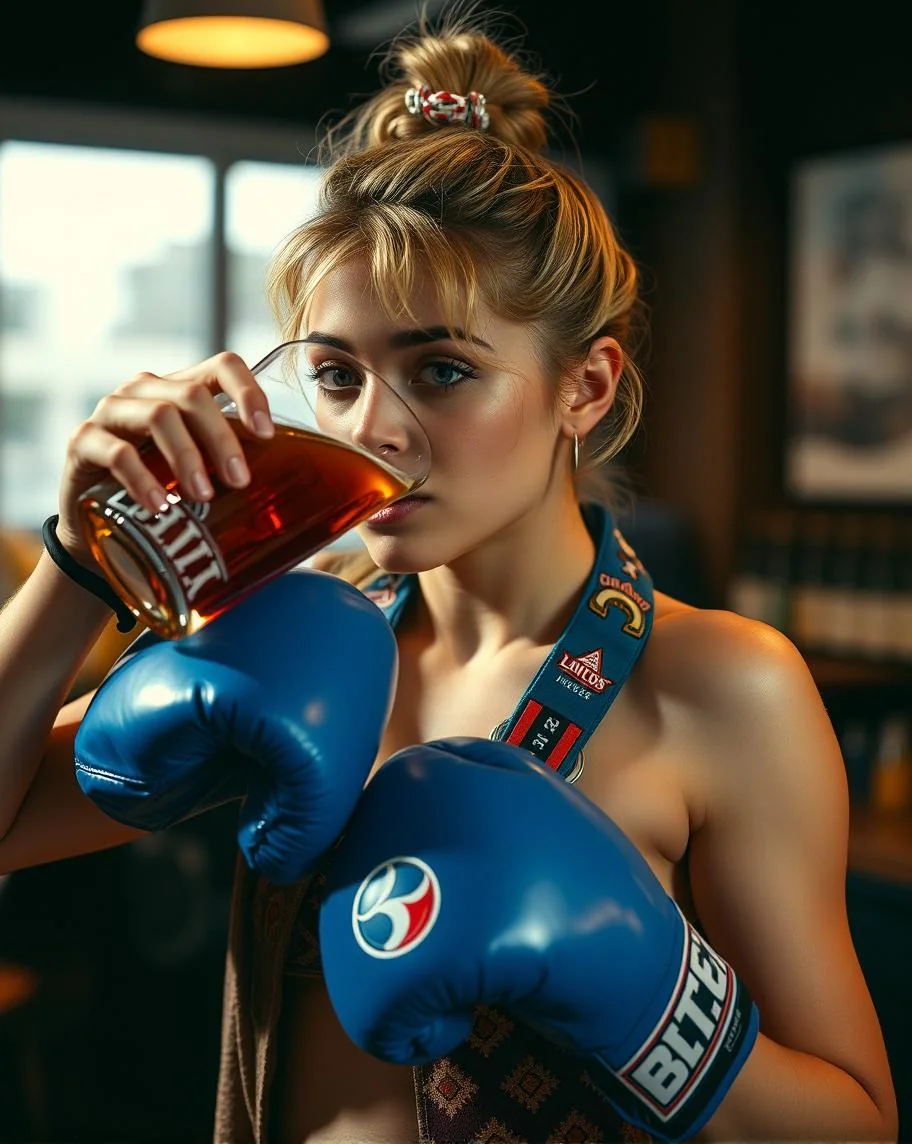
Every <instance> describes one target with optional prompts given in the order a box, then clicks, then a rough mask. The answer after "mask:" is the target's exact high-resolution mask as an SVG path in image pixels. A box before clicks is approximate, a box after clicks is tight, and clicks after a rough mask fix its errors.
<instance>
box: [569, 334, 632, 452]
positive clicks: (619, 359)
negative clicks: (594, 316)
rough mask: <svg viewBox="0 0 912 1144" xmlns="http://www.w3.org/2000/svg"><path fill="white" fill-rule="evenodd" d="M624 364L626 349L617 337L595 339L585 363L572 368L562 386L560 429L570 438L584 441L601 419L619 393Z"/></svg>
mask: <svg viewBox="0 0 912 1144" xmlns="http://www.w3.org/2000/svg"><path fill="white" fill-rule="evenodd" d="M623 367H624V351H623V350H622V349H621V347H620V345H619V344H618V342H617V341H616V340H615V339H614V338H609V337H607V336H605V337H601V338H596V339H595V341H594V342H593V343H592V345H591V346H590V347H589V352H588V354H587V355H586V357H585V359H584V360H583V362H582V364H581V365H580V366H578V367H576V368H575V369H573V370H572V371H571V372H570V373H569V374H568V376H567V378H566V379H565V383H564V386H563V390H562V393H563V402H562V405H563V409H562V412H561V428H562V429H563V430H564V432H565V433H566V434H567V436H568V437H572V436H573V434H574V433H575V434H576V435H577V437H579V439H580V440H583V439H584V438H585V437H586V436H587V435H588V434H589V433H590V431H591V430H592V429H594V428H595V426H596V425H597V424H598V423H599V421H601V419H602V418H603V417H604V416H605V414H606V413H607V412H608V410H609V409H610V408H611V406H612V405H613V404H614V399H615V397H616V396H617V387H618V381H619V379H620V376H621V371H622V369H623Z"/></svg>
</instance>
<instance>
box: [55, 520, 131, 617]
mask: <svg viewBox="0 0 912 1144" xmlns="http://www.w3.org/2000/svg"><path fill="white" fill-rule="evenodd" d="M59 519H60V517H59V515H58V514H57V513H54V515H53V516H49V517H48V518H47V520H46V521H45V522H44V524H43V525H42V526H41V539H42V540H43V541H44V547H45V548H46V549H47V554H48V556H50V558H51V559H52V560H53V561H54V563H55V564H56V565H57V567H58V568H59V569H60V571H61V572H63V574H64V575H65V576H69V578H70V579H71V580H72V581H73V582H74V583H76V584H78V585H79V587H80V588H85V590H86V591H87V592H91V593H92V595H93V596H97V597H98V599H99V600H104V602H105V603H106V604H107V605H108V607H109V608H110V609H111V611H112V612H113V613H114V615H115V616H117V630H118V631H119V632H131V631H132V630H133V629H134V628H135V627H136V616H134V615H133V613H132V612H131V611H130V609H129V608H128V607H127V605H126V604H125V603H124V602H123V600H121V598H120V596H118V595H117V593H116V592H115V591H114V589H113V588H112V587H111V585H110V584H109V583H108V582H107V580H105V579H104V577H103V576H98V575H96V573H94V572H90V571H89V570H88V568H83V566H82V565H81V564H80V563H79V561H78V560H74V559H73V557H72V556H71V555H70V554H69V552H67V550H66V549H65V548H64V547H63V545H62V544H61V543H60V541H59V540H58V538H57V521H58V520H59Z"/></svg>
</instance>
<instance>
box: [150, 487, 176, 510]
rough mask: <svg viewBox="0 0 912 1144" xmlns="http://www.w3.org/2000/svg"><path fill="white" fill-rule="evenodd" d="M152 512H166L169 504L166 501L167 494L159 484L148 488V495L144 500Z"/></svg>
mask: <svg viewBox="0 0 912 1144" xmlns="http://www.w3.org/2000/svg"><path fill="white" fill-rule="evenodd" d="M146 503H147V504H148V506H149V508H150V509H151V510H152V512H156V513H158V512H167V511H168V509H169V508H170V507H171V505H170V504H169V502H168V494H167V493H166V492H165V490H164V489H163V488H161V487H160V486H159V485H154V486H153V487H152V488H151V489H149V495H148V498H147V500H146Z"/></svg>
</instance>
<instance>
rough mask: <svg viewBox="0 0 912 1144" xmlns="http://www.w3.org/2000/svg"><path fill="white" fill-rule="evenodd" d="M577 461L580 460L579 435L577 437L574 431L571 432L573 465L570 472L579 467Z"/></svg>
mask: <svg viewBox="0 0 912 1144" xmlns="http://www.w3.org/2000/svg"><path fill="white" fill-rule="evenodd" d="M579 462H580V439H579V437H577V435H576V433H574V434H573V467H572V469H571V472H574V473H575V472H576V470H577V469H578V468H579Z"/></svg>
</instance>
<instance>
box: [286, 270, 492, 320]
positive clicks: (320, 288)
mask: <svg viewBox="0 0 912 1144" xmlns="http://www.w3.org/2000/svg"><path fill="white" fill-rule="evenodd" d="M305 318H306V323H307V325H308V326H309V327H310V328H311V329H314V328H320V329H322V328H323V326H324V324H326V323H329V322H333V323H340V322H341V323H348V325H349V327H350V326H351V324H352V322H357V324H358V326H361V325H362V324H364V323H367V322H370V323H372V324H386V325H396V326H422V327H424V326H447V325H449V326H453V327H457V328H460V329H465V330H466V332H467V333H476V332H477V327H479V326H488V325H490V322H491V320H492V318H493V315H492V314H491V313H490V312H489V311H488V309H487V307H486V306H485V304H484V303H483V302H480V301H479V302H477V303H476V304H475V305H474V306H469V305H468V304H467V300H466V299H465V298H459V297H457V298H455V299H454V298H452V297H451V296H450V295H449V294H448V293H447V291H446V290H445V287H444V285H443V284H442V283H440V282H438V281H437V280H436V279H435V278H434V276H433V275H432V274H431V273H429V272H428V271H427V270H426V269H425V268H420V267H417V268H413V269H412V270H411V271H410V272H409V274H408V276H407V277H406V276H405V275H403V276H401V277H394V276H393V275H392V274H391V275H390V276H389V281H388V282H387V283H385V284H384V285H380V284H378V283H377V281H376V276H375V274H374V273H372V270H371V266H370V263H369V262H368V260H367V259H366V258H365V259H356V260H352V261H349V262H346V263H344V264H343V265H342V266H339V267H336V268H335V269H333V270H330V271H329V272H328V273H327V274H325V275H324V276H323V278H321V280H320V282H319V283H318V284H317V286H316V288H315V290H314V291H313V294H312V296H311V300H310V304H309V305H308V307H307V311H306V314H305Z"/></svg>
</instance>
